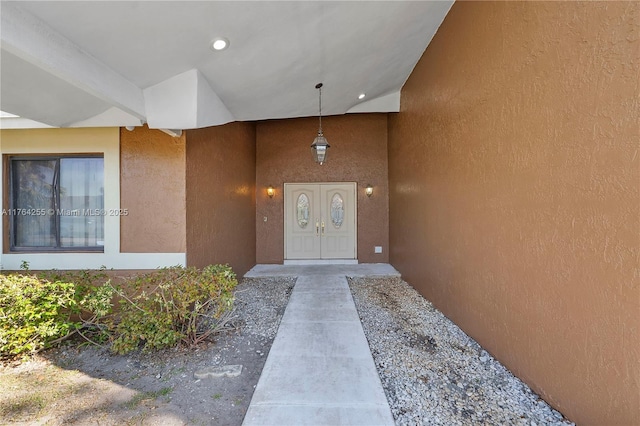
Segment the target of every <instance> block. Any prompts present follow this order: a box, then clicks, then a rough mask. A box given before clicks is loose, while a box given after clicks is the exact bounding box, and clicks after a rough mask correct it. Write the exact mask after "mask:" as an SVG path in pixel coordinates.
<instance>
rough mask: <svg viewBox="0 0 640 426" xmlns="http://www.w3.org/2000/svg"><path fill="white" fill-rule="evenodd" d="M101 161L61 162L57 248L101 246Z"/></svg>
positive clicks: (85, 159) (102, 196)
mask: <svg viewBox="0 0 640 426" xmlns="http://www.w3.org/2000/svg"><path fill="white" fill-rule="evenodd" d="M103 170H104V167H103V159H102V158H62V159H60V213H61V214H60V246H61V247H96V246H103V245H104V214H103V212H101V210H103V209H104V179H103V174H104V172H103Z"/></svg>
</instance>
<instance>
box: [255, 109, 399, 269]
mask: <svg viewBox="0 0 640 426" xmlns="http://www.w3.org/2000/svg"><path fill="white" fill-rule="evenodd" d="M322 127H323V130H324V135H325V137H326V138H327V140H328V141H329V145H331V148H329V155H328V157H327V158H328V159H327V162H326V163H325V164H323V165H322V166H320V165H318V164H316V163H315V162H314V161H313V159H312V156H311V148H310V146H311V143H312V142H313V139H314V138H315V136H316V134H317V132H318V119H317V118H304V119H293V120H276V121H265V122H260V123H258V124H257V130H256V133H257V156H256V162H257V164H256V187H257V207H256V217H255V220H256V260H257V263H282V262H283V260H284V198H283V195H284V194H283V190H284V186H283V185H284V183H295V182H357V184H358V185H357V186H358V189H357V199H358V201H357V202H358V217H357V221H358V260H359V262H360V263H377V262H388V252H389V233H388V229H389V228H388V226H389V225H388V223H389V222H388V221H389V199H388V179H387V116H386V115H385V114H350V115H346V116H339V117H326V118H323V119H322ZM369 183H370V184H371V185H373V187H374V194H373V196H371V198H368V197H367V196H366V195H365V193H364V189H365V187H366V186H367V184H369ZM269 185H273V186H274V188H275V189H276V193H275V196H274V197H273V198H269V197H268V196H267V193H266V188H267V187H268V186H269ZM264 217H267V222H264ZM374 246H382V253H381V254H374V252H373V250H374Z"/></svg>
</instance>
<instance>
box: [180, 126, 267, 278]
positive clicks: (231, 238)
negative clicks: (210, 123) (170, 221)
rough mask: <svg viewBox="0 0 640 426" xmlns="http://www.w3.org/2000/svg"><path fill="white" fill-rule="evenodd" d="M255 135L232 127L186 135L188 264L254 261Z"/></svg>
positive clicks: (245, 265) (240, 269) (241, 265)
mask: <svg viewBox="0 0 640 426" xmlns="http://www.w3.org/2000/svg"><path fill="white" fill-rule="evenodd" d="M255 138H256V131H255V125H254V124H249V123H232V124H227V125H224V126H218V127H208V128H204V129H198V130H189V131H187V264H188V265H189V266H196V267H200V268H201V267H204V266H206V265H209V264H215V263H228V264H229V265H231V267H232V268H233V270H234V271H235V272H236V274H237V275H238V276H242V275H244V273H245V272H247V271H248V270H249V269H250V268H252V267H253V266H254V265H255V263H256V262H255V261H256V246H255V235H256V223H255V215H256V209H255V193H256V191H255V182H256V148H255Z"/></svg>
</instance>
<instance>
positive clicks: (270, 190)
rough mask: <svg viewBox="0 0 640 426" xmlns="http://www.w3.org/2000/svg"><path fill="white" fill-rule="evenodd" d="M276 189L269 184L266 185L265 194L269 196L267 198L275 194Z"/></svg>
mask: <svg viewBox="0 0 640 426" xmlns="http://www.w3.org/2000/svg"><path fill="white" fill-rule="evenodd" d="M275 193H276V190H275V189H273V186H271V185H269V186H268V187H267V195H268V196H269V198H273V196H274V195H275Z"/></svg>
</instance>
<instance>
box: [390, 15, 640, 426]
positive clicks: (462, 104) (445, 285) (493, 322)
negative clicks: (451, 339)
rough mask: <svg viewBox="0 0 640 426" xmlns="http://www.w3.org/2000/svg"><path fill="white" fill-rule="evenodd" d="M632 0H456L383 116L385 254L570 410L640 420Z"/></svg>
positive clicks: (638, 52)
mask: <svg viewBox="0 0 640 426" xmlns="http://www.w3.org/2000/svg"><path fill="white" fill-rule="evenodd" d="M639 6H640V3H637V2H626V3H625V2H456V3H455V4H454V6H453V7H452V9H451V11H450V12H449V14H448V15H447V17H446V19H445V21H444V22H443V24H442V26H441V27H440V29H439V31H438V33H437V34H436V36H435V38H434V40H433V41H432V43H431V44H430V45H429V47H428V48H427V50H426V51H425V53H424V55H423V57H422V59H421V60H420V61H419V63H418V64H417V66H416V68H415V69H414V71H413V73H412V75H411V76H410V78H409V80H408V81H407V83H406V84H405V86H404V88H403V91H402V101H401V112H400V113H399V114H394V115H393V116H390V119H389V179H390V195H389V198H390V244H391V254H390V259H391V263H392V264H393V265H394V266H395V267H396V268H398V269H399V270H400V271H401V273H402V274H403V276H404V277H405V278H406V279H407V280H408V281H409V282H410V283H411V284H412V285H413V286H415V287H416V288H417V289H418V290H419V291H420V292H421V293H422V294H424V295H425V296H426V297H427V298H428V299H430V300H432V301H433V302H434V303H435V305H436V306H437V307H438V308H440V309H441V310H442V311H443V312H444V313H445V314H446V315H447V316H448V317H450V318H451V319H452V320H454V321H455V322H456V323H457V324H458V325H460V326H461V327H462V328H463V329H464V330H465V331H466V332H467V333H468V334H470V335H471V336H472V337H474V338H475V339H476V340H478V341H479V342H480V343H481V344H482V345H483V346H484V347H485V348H487V349H488V350H489V351H490V352H491V353H492V354H494V355H495V356H496V357H497V358H498V359H500V360H501V361H502V362H503V363H504V364H506V365H507V366H508V367H509V368H510V369H511V370H512V371H513V372H514V373H515V374H516V375H518V376H519V377H521V378H522V379H524V380H525V381H526V382H527V383H528V384H530V385H531V386H532V387H533V388H534V389H535V390H536V391H537V392H538V393H540V394H541V396H542V397H543V398H545V399H546V400H547V401H548V402H550V403H551V404H552V405H554V406H555V407H556V408H558V409H559V410H560V411H561V412H562V413H564V414H565V415H567V416H568V417H569V418H571V419H572V420H574V421H576V422H578V423H580V424H593V425H603V424H607V425H613V424H618V425H632V424H633V425H637V424H640V411H639V410H640V408H639V407H640V400H639V395H640V389H639V381H640V367H639V366H640V363H639V360H640V348H639V345H640V334H639V321H640V283H639V278H640V277H639V263H640V255H639V235H640V233H639V231H640V223H639V220H640V219H639V218H640V194H639V183H640V174H639V164H638V162H639V158H638V157H639V156H638V148H639V142H638V141H639V140H640V134H639V127H638V116H639V105H640V103H639V101H638V93H639V80H640V79H639V69H640V60H639V56H640V42H639V37H640V36H639V34H640V31H639V17H640V7H639Z"/></svg>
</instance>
